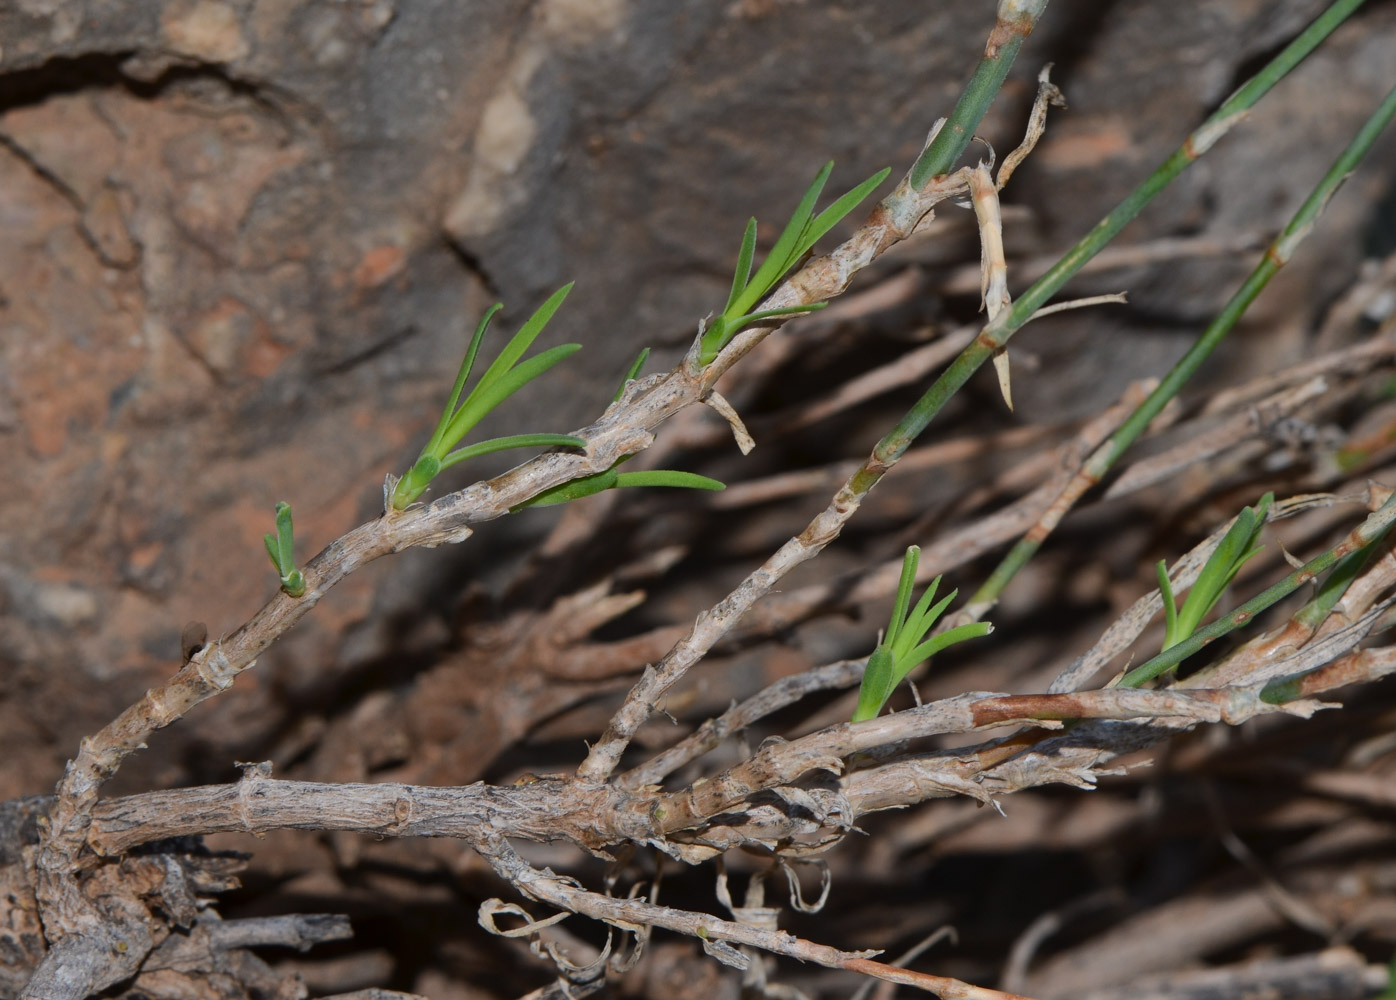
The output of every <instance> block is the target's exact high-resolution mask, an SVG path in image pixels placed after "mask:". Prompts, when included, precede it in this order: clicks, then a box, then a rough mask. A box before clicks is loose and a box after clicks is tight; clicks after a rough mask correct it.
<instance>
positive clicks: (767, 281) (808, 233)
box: [698, 160, 891, 365]
mask: <svg viewBox="0 0 1396 1000" xmlns="http://www.w3.org/2000/svg"><path fill="white" fill-rule="evenodd" d="M833 168H834V164H833V161H832V160H831V161H830V162H828V163H826V164H825V165H824V167H823V169H821V170H820V171H819V173H818V174H816V175H815V178H814V182H813V183H812V184H811V185H810V186H809V189H808V190H807V191H805V195H804V197H803V198H802V199H800V204H799V205H797V206H796V208H795V213H794V214H793V215H792V216H791V217H790V221H789V222H787V223H786V224H785V229H783V230H782V231H781V234H780V236H779V237H778V238H777V239H776V243H775V246H773V247H771V252H770V253H769V254H767V255H766V259H765V260H764V261H762V262H761V266H760V267H759V268H758V269H757V271H756V274H755V275H752V274H751V264H752V258H753V256H754V255H755V252H756V220H755V219H751V220H749V221H748V222H747V227H746V230H745V232H744V233H743V234H742V245H741V249H740V250H739V251H738V253H737V268H736V270H735V271H734V272H733V275H732V289H731V291H730V292H729V294H728V296H727V304H726V305H724V306H723V308H722V313H721V315H719V316H718V317H717V318H716V319H714V320H713V321H712V322H711V323H710V324H708V325H707V327H706V328H705V329H704V330H703V333H702V336H701V338H700V349H699V355H698V358H699V362H700V363H701V364H704V365H706V364H708V363H710V362H711V361H712V360H713V358H715V357H717V355H718V353H719V352H720V351H721V350H722V349H723V348H724V347H726V346H727V344H728V342H729V341H730V340H731V339H732V338H733V337H734V336H735V335H736V334H737V333H738V331H740V330H741V329H742V328H743V327H746V326H749V325H750V324H752V323H756V322H759V321H760V320H763V319H771V318H773V317H776V316H789V315H793V314H795V313H801V312H809V311H810V310H812V309H818V308H822V307H823V306H824V305H825V303H818V304H814V305H809V306H792V307H789V308H785V309H768V310H765V311H762V312H757V313H752V312H751V311H750V310H751V309H752V308H754V307H755V306H756V304H757V303H758V302H760V301H761V300H762V299H764V298H765V297H766V295H767V294H768V293H769V292H770V290H771V289H772V288H774V287H775V286H776V284H777V283H778V282H779V281H780V280H781V279H782V278H784V277H785V275H786V274H787V273H788V272H789V271H790V270H791V269H792V268H793V267H795V266H796V265H797V264H799V262H800V260H801V259H802V258H803V257H804V255H805V254H806V253H808V252H809V251H810V250H811V248H813V246H814V244H815V243H817V242H818V241H819V239H820V238H821V237H823V236H824V234H826V233H827V232H828V231H829V230H830V229H832V228H833V227H834V226H835V225H837V224H838V222H839V220H840V219H842V218H844V216H846V215H848V213H849V212H851V211H853V209H854V208H856V207H857V206H858V204H859V203H860V202H861V201H862V200H863V199H864V198H866V197H867V196H868V195H869V194H870V193H871V192H872V190H873V189H874V188H875V187H877V186H878V185H879V184H881V183H882V182H883V181H884V180H885V179H886V178H887V175H888V174H889V173H890V172H891V171H890V170H882V171H880V172H879V173H877V174H874V175H873V176H872V177H869V178H868V179H867V180H865V181H864V182H863V183H862V184H859V185H858V186H857V187H856V188H854V189H853V190H852V191H849V192H848V193H847V194H845V195H843V196H842V197H841V198H839V199H837V200H836V201H835V202H834V203H833V204H832V205H830V206H829V207H828V208H827V209H825V210H824V211H823V212H821V213H820V214H819V215H818V216H817V217H816V216H814V205H815V202H817V201H818V200H819V195H820V193H821V192H822V191H823V190H824V185H825V183H827V181H828V180H829V174H830V173H831V172H832V171H833Z"/></svg>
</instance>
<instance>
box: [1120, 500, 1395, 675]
mask: <svg viewBox="0 0 1396 1000" xmlns="http://www.w3.org/2000/svg"><path fill="white" fill-rule="evenodd" d="M1393 521H1396V495H1394V496H1392V497H1391V498H1390V499H1389V500H1387V501H1386V503H1384V504H1382V505H1381V507H1380V508H1379V509H1378V510H1377V511H1376V512H1374V513H1373V514H1371V515H1370V516H1369V517H1368V518H1367V519H1366V520H1365V521H1363V522H1362V523H1361V524H1360V525H1358V526H1357V528H1356V529H1355V530H1354V531H1353V532H1352V533H1351V534H1350V535H1348V537H1347V538H1345V539H1343V540H1342V541H1341V542H1339V543H1338V544H1337V545H1335V546H1333V548H1331V549H1329V550H1328V551H1327V552H1324V553H1323V554H1322V555H1319V556H1317V557H1316V558H1314V559H1311V560H1309V561H1308V562H1306V563H1305V564H1304V565H1303V566H1301V567H1299V568H1298V569H1296V570H1295V571H1294V572H1292V573H1290V574H1289V575H1288V576H1286V577H1285V578H1284V579H1283V580H1281V581H1280V582H1279V583H1276V584H1275V585H1274V586H1272V587H1269V588H1268V589H1266V590H1264V591H1262V592H1261V593H1259V594H1257V595H1256V596H1255V597H1252V598H1251V599H1250V600H1249V601H1247V602H1246V603H1245V604H1243V605H1241V606H1240V607H1239V608H1237V609H1236V610H1235V611H1233V612H1231V613H1230V614H1228V615H1224V616H1223V617H1221V618H1218V619H1217V620H1216V621H1214V622H1213V623H1212V624H1210V625H1208V626H1207V627H1206V628H1200V629H1198V630H1197V631H1196V632H1194V633H1193V634H1192V635H1191V636H1189V637H1188V638H1187V639H1184V640H1183V641H1182V642H1180V643H1178V645H1176V646H1172V647H1170V648H1169V649H1167V650H1165V651H1164V652H1162V653H1159V654H1158V656H1155V657H1154V658H1153V659H1151V660H1146V661H1145V662H1143V663H1141V664H1140V665H1139V666H1137V667H1135V668H1134V669H1133V670H1131V671H1130V672H1129V673H1127V674H1125V675H1124V677H1123V678H1121V680H1120V684H1119V686H1120V687H1139V685H1141V684H1143V683H1144V682H1146V681H1151V680H1153V679H1154V678H1155V677H1158V676H1159V675H1160V674H1163V673H1166V672H1167V671H1169V670H1172V669H1173V668H1174V667H1176V666H1177V665H1178V664H1179V663H1182V662H1183V661H1184V660H1186V659H1187V658H1188V657H1189V656H1191V655H1192V654H1193V653H1196V652H1197V651H1198V650H1199V649H1201V648H1202V647H1203V646H1205V645H1207V643H1209V642H1211V641H1212V640H1213V639H1216V638H1219V637H1221V636H1223V635H1226V634H1227V633H1228V632H1231V631H1233V630H1235V629H1237V628H1240V627H1241V626H1242V625H1244V624H1246V623H1247V622H1249V621H1250V620H1251V619H1252V618H1254V617H1255V616H1256V615H1258V614H1260V612H1262V611H1264V610H1265V609H1266V608H1268V607H1270V606H1271V605H1272V604H1274V603H1276V602H1277V601H1279V600H1281V599H1283V598H1285V597H1288V596H1289V595H1290V594H1292V593H1294V592H1295V591H1296V590H1298V589H1299V588H1300V587H1302V586H1303V585H1304V584H1306V583H1308V582H1309V581H1310V580H1312V579H1313V578H1314V577H1316V576H1318V575H1319V574H1320V573H1323V572H1326V571H1327V570H1328V569H1329V568H1330V567H1332V566H1333V565H1334V564H1335V563H1337V562H1338V561H1339V560H1340V559H1342V558H1344V557H1345V556H1347V555H1348V554H1350V553H1353V552H1356V551H1357V550H1359V549H1361V548H1364V547H1365V546H1368V545H1370V544H1371V543H1372V542H1373V541H1375V540H1376V539H1377V538H1379V537H1381V535H1382V534H1383V533H1385V531H1386V530H1387V528H1388V527H1390V526H1391V524H1392V522H1393Z"/></svg>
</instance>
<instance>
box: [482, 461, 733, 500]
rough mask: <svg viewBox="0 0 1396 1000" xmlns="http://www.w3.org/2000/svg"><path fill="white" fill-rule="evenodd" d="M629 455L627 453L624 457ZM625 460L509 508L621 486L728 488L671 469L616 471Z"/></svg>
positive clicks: (706, 479) (574, 497) (703, 477)
mask: <svg viewBox="0 0 1396 1000" xmlns="http://www.w3.org/2000/svg"><path fill="white" fill-rule="evenodd" d="M629 457H630V456H628V455H627V456H626V458H629ZM624 461H625V458H623V459H621V460H620V462H617V463H616V464H615V465H613V466H611V467H610V468H609V469H607V470H606V471H605V472H597V473H595V474H593V475H590V476H581V477H580V478H577V479H573V480H569V481H568V482H565V483H562V484H560V485H558V486H554V487H551V488H550V489H546V490H544V491H543V492H542V493H539V494H538V495H537V496H536V497H534V498H533V499H531V500H525V501H524V502H523V503H521V504H519V505H517V506H515V507H511V508H510V510H511V511H518V510H523V509H524V508H525V507H551V506H553V505H554V504H560V503H567V502H569V501H571V500H580V499H581V498H582V497H589V496H592V495H593V494H595V493H600V492H601V491H602V490H609V489H613V488H616V487H624V486H677V487H682V488H685V489H690V490H725V489H726V488H727V486H726V484H724V483H720V482H718V481H717V480H716V479H709V478H708V477H707V476H700V475H698V474H697V473H694V472H677V471H675V470H673V469H653V470H650V471H648V472H617V471H616V467H617V466H619V465H620V464H621V463H622V462H624Z"/></svg>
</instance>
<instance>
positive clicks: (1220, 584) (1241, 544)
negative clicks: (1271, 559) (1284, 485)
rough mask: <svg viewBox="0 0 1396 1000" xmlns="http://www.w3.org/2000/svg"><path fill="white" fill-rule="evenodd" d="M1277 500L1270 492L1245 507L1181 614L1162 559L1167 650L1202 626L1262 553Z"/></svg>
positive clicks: (1160, 573)
mask: <svg viewBox="0 0 1396 1000" xmlns="http://www.w3.org/2000/svg"><path fill="white" fill-rule="evenodd" d="M1274 499H1275V494H1273V493H1267V494H1265V496H1263V497H1261V498H1260V503H1258V504H1256V505H1255V506H1254V507H1246V508H1244V509H1243V510H1242V511H1241V513H1240V514H1238V515H1237V516H1236V520H1235V521H1234V522H1233V523H1232V525H1231V528H1230V530H1228V531H1227V533H1226V535H1225V536H1224V537H1223V538H1222V540H1221V544H1219V545H1218V546H1217V547H1216V549H1215V550H1213V552H1212V555H1211V557H1210V558H1208V560H1207V563H1206V565H1204V566H1203V567H1202V572H1201V573H1200V574H1199V575H1198V577H1197V582H1196V583H1194V584H1193V585H1192V589H1191V590H1190V591H1188V599H1187V600H1186V601H1185V602H1184V603H1183V608H1182V610H1181V611H1179V610H1178V605H1177V603H1176V602H1175V601H1174V599H1173V587H1172V585H1171V584H1170V583H1169V582H1168V564H1167V563H1166V562H1164V561H1163V560H1159V564H1158V566H1157V567H1156V571H1157V573H1158V589H1159V593H1161V594H1162V595H1163V614H1164V623H1165V626H1164V638H1163V649H1168V648H1170V647H1172V646H1176V645H1177V644H1178V643H1180V642H1182V641H1183V640H1184V639H1187V638H1188V637H1189V636H1191V635H1192V634H1193V633H1194V632H1196V631H1197V630H1198V628H1200V627H1201V625H1202V619H1204V618H1206V617H1207V614H1208V612H1210V611H1211V610H1212V608H1213V607H1214V606H1215V605H1216V603H1217V601H1219V600H1221V596H1222V594H1223V593H1225V591H1226V588H1227V587H1229V586H1231V581H1232V580H1234V579H1236V574H1237V573H1239V572H1240V571H1241V567H1242V566H1244V565H1245V564H1246V562H1247V561H1248V560H1249V559H1250V558H1251V557H1252V556H1253V555H1255V554H1256V553H1257V552H1259V551H1260V550H1261V546H1260V545H1257V544H1256V542H1257V541H1258V539H1259V538H1260V530H1261V529H1262V528H1263V527H1265V512H1266V510H1268V509H1269V507H1270V504H1271V503H1272V502H1273V501H1274ZM1163 649H1161V650H1159V652H1162V651H1163Z"/></svg>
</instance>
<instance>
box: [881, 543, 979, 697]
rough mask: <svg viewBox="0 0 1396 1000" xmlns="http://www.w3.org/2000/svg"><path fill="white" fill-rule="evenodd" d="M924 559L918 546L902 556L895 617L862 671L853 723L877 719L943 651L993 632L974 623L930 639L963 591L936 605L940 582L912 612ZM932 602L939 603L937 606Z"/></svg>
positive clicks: (941, 600)
mask: <svg viewBox="0 0 1396 1000" xmlns="http://www.w3.org/2000/svg"><path fill="white" fill-rule="evenodd" d="M920 559H921V550H920V548H918V547H917V546H915V545H911V546H908V547H907V550H906V555H904V556H903V557H902V575H901V578H900V579H899V580H898V581H897V597H896V600H895V601H893V603H892V617H891V619H890V620H889V621H888V623H887V631H886V633H884V635H883V637H882V641H881V643H879V644H878V647H877V649H876V650H874V651H873V654H872V656H870V657H869V658H868V665H867V668H866V669H865V670H864V672H863V684H862V687H861V688H859V691H858V707H857V709H855V710H854V713H853V721H854V722H864V721H866V720H868V719H872V718H876V717H877V714H878V713H879V712H881V711H882V706H883V705H885V704H886V703H887V699H888V698H890V697H891V696H892V692H893V691H895V690H896V687H897V685H898V684H900V683H901V682H902V680H903V679H905V677H906V676H907V674H909V673H911V672H912V671H913V670H915V669H916V668H917V667H918V666H920V665H921V664H922V663H924V662H926V660H928V659H930V658H931V657H932V656H934V655H935V654H936V653H938V652H940V651H941V650H942V649H945V648H946V647H947V646H953V645H954V644H955V643H957V642H964V641H965V640H966V639H974V638H978V637H979V636H984V635H988V634H989V633H990V632H992V631H993V630H994V627H993V626H992V625H990V624H989V623H988V622H971V623H969V624H968V625H959V626H956V627H955V628H952V629H948V630H946V631H945V632H942V633H941V634H940V635H937V636H932V637H931V638H930V639H926V634H927V633H928V632H930V630H931V629H932V628H933V627H934V626H935V623H936V622H937V621H938V620H939V618H940V616H941V615H942V614H944V613H945V609H946V608H947V607H949V606H950V602H951V601H953V600H954V599H955V596H956V594H958V593H959V591H954V590H952V591H951V592H950V593H949V594H946V595H945V596H944V597H943V598H941V599H940V600H939V601H935V596H936V591H937V590H938V589H939V588H940V577H936V578H935V579H934V580H932V581H931V583H930V585H929V586H928V587H927V588H926V591H925V593H923V594H922V595H921V599H920V600H919V601H917V602H916V607H914V608H911V610H910V613H908V610H907V609H908V607H909V606H910V604H911V592H912V589H913V588H914V587H915V586H916V567H917V564H918V563H919V562H920ZM932 601H935V603H934V604H932V603H931V602H932Z"/></svg>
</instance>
